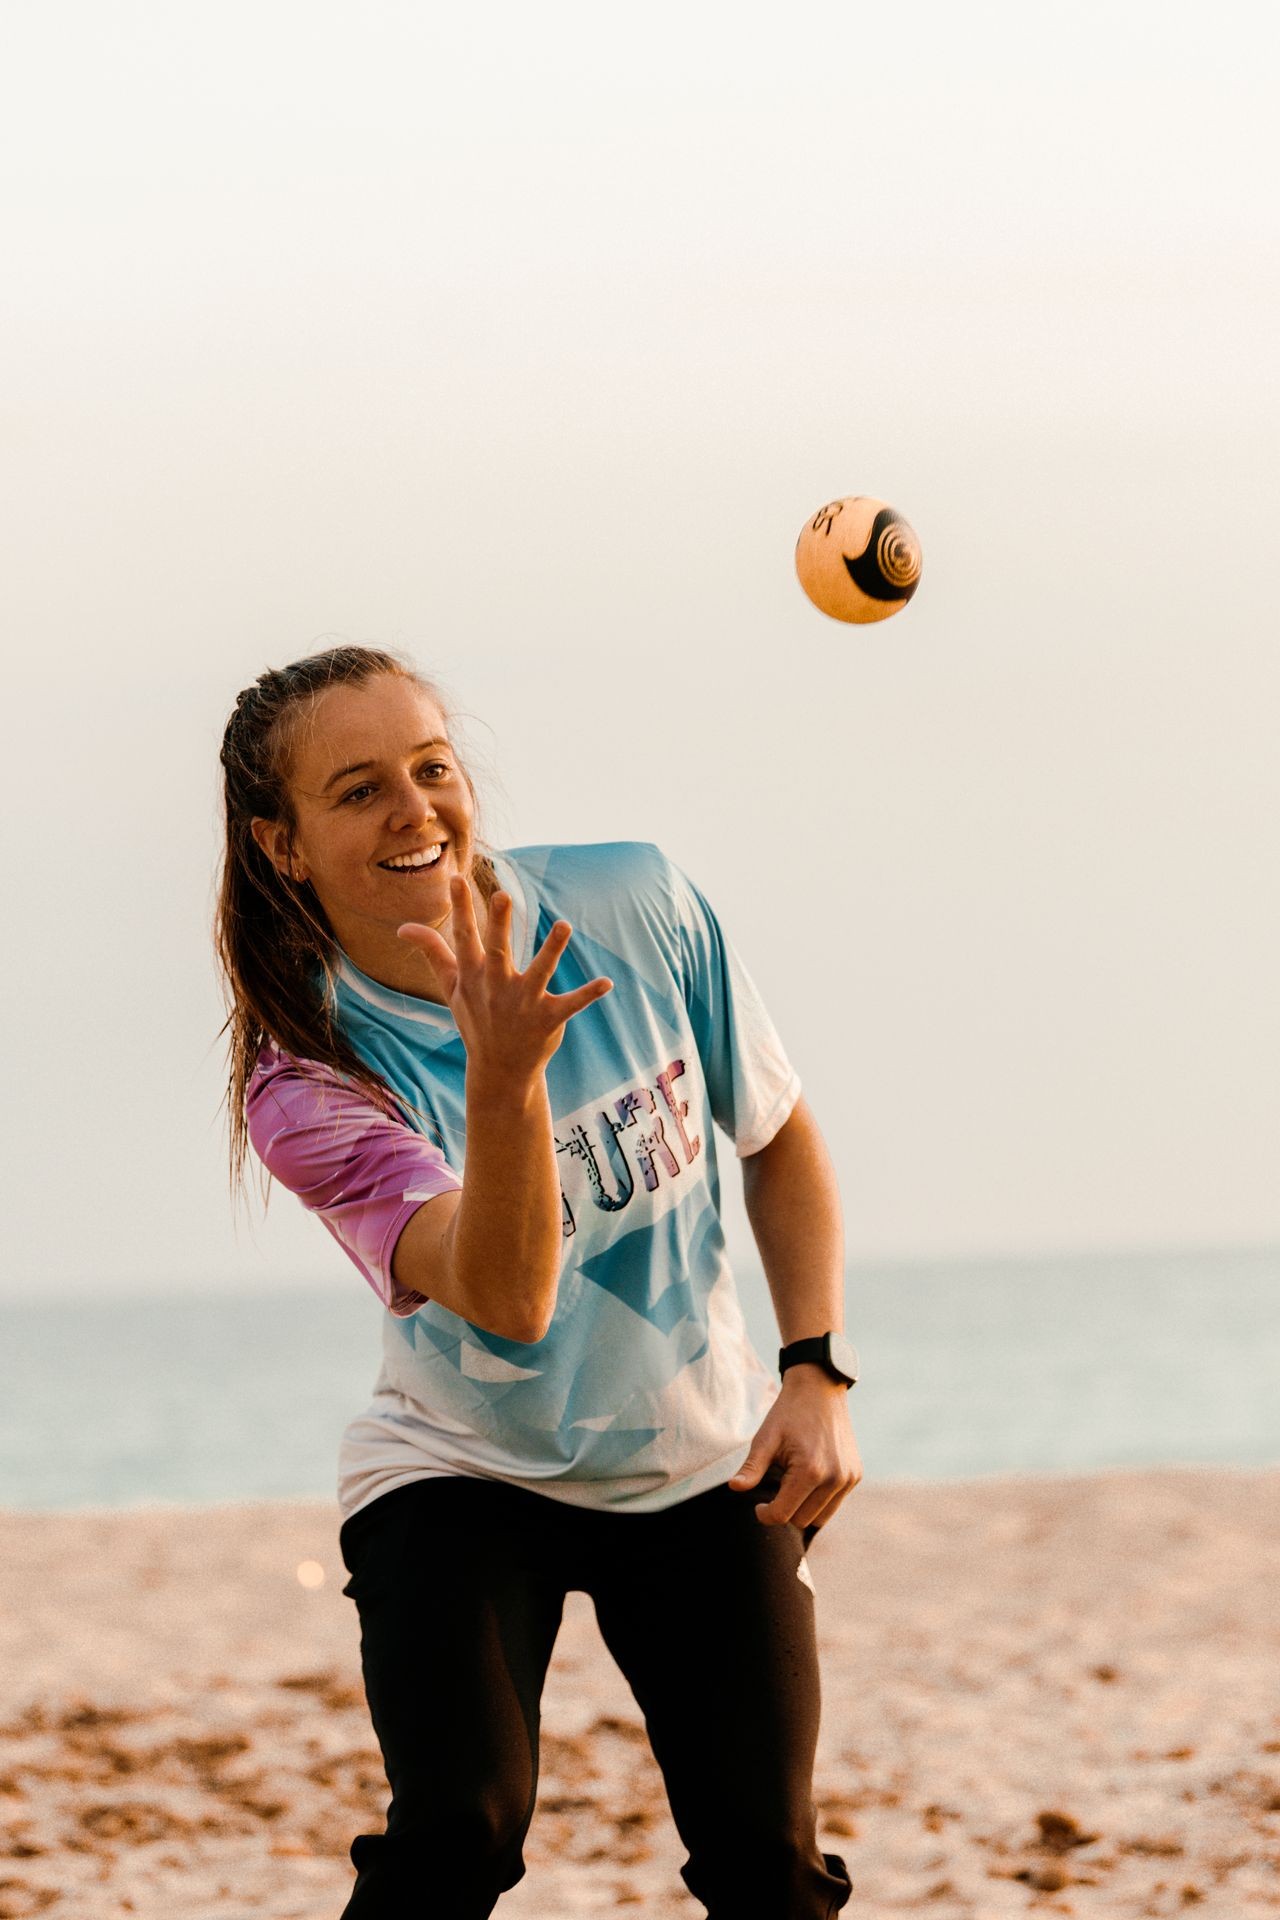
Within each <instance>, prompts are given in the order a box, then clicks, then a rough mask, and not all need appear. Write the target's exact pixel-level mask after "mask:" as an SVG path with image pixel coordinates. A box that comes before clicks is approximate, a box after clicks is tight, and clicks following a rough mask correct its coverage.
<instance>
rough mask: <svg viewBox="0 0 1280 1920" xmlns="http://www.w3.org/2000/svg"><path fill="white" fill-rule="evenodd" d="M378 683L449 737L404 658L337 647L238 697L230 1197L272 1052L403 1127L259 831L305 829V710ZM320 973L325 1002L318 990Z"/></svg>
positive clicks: (329, 943)
mask: <svg viewBox="0 0 1280 1920" xmlns="http://www.w3.org/2000/svg"><path fill="white" fill-rule="evenodd" d="M380 673H395V674H402V675H403V676H404V677H405V678H406V679H409V680H412V681H414V682H415V684H416V685H417V686H419V687H420V688H421V689H422V691H423V692H424V693H426V694H428V695H429V696H430V697H431V699H432V700H434V701H435V703H436V705H437V706H438V707H439V708H440V710H441V712H442V713H443V715H444V718H445V724H446V726H448V727H449V729H450V732H452V725H451V717H450V713H449V710H448V707H447V706H446V703H445V701H444V700H443V699H442V697H441V693H440V690H439V688H438V687H436V686H435V685H434V683H433V682H431V681H429V680H427V679H426V678H424V676H423V675H421V674H419V673H417V672H416V671H415V670H414V669H413V668H412V666H410V665H409V664H408V662H406V661H404V660H403V659H401V658H400V656H399V655H397V654H394V653H385V652H382V651H381V650H379V649H377V648H373V647H331V648H329V649H328V651H327V652H324V653H314V654H309V655H308V656H307V657H306V658H305V659H303V660H294V661H293V662H291V664H290V665H289V666H287V667H268V668H267V670H266V672H265V673H260V674H259V675H258V678H257V680H256V681H255V682H254V684H253V685H252V686H251V687H246V688H245V689H244V691H243V692H242V693H240V694H238V695H237V696H236V704H235V710H234V711H233V713H232V714H231V717H230V719H229V720H228V721H227V725H226V730H225V732H224V734H223V738H222V750H221V753H220V756H219V757H220V759H221V761H222V768H223V794H224V801H225V807H226V844H225V847H224V850H223V857H222V866H221V871H220V875H219V881H218V904H217V908H216V912H215V916H214V929H213V934H214V948H215V952H216V955H217V960H218V965H219V970H220V973H221V975H222V984H223V995H224V998H225V1000H226V1003H227V1006H228V1009H229V1011H228V1014H227V1018H226V1020H225V1021H224V1022H223V1024H222V1026H221V1027H220V1028H219V1037H221V1035H222V1034H224V1033H226V1032H227V1031H228V1029H230V1035H231V1038H230V1041H229V1043H228V1052H229V1065H230V1076H229V1082H228V1087H227V1094H226V1101H227V1111H228V1119H229V1122H230V1134H231V1138H230V1153H231V1187H232V1192H233V1194H234V1192H235V1191H236V1190H237V1189H238V1188H242V1187H243V1181H244V1169H245V1161H246V1157H247V1151H248V1144H249V1137H248V1128H247V1126H246V1123H245V1110H244V1104H245V1094H246V1092H247V1090H248V1085H249V1080H250V1077H251V1075H252V1073H253V1069H254V1065H255V1063H256V1061H257V1058H258V1054H259V1051H260V1050H261V1048H262V1046H263V1044H264V1042H265V1041H267V1040H274V1041H275V1043H276V1045H277V1046H279V1047H280V1048H282V1049H283V1051H284V1052H286V1053H289V1054H292V1055H294V1056H295V1058H297V1059H300V1060H315V1061H321V1062H323V1063H324V1064H325V1065H326V1066H329V1067H332V1068H335V1069H336V1070H337V1071H338V1072H340V1073H343V1074H345V1075H347V1076H349V1077H350V1078H351V1079H352V1080H354V1081H355V1082H356V1083H357V1084H359V1085H360V1086H362V1087H364V1088H365V1089H366V1091H367V1092H368V1093H369V1095H370V1097H371V1099H372V1100H373V1101H374V1102H375V1103H376V1104H377V1105H378V1106H379V1107H381V1108H382V1109H383V1111H384V1112H388V1113H392V1114H395V1115H397V1116H398V1115H399V1107H398V1105H397V1102H396V1101H395V1099H394V1098H393V1096H392V1093H391V1090H390V1088H389V1087H388V1086H387V1084H386V1082H385V1081H384V1080H383V1078H382V1076H381V1075H380V1074H378V1073H375V1072H374V1070H373V1069H372V1068H371V1067H369V1066H368V1065H367V1064H366V1063H365V1062H364V1061H363V1060H362V1059H361V1058H360V1057H359V1055H358V1054H357V1053H356V1052H355V1050H354V1049H353V1047H352V1046H351V1044H350V1042H349V1041H347V1040H346V1039H345V1038H344V1036H343V1034H342V1031H341V1029H340V1028H339V1027H338V1026H337V1025H336V1024H335V1023H334V1020H333V1016H332V1012H331V1008H330V1004H329V1001H328V999H327V997H326V995H327V993H328V992H329V991H330V990H331V989H332V986H333V979H334V970H335V964H336V955H337V951H338V942H337V940H336V938H335V936H334V933H333V929H332V928H331V927H330V925H329V922H328V919H327V917H326V915H325V912H324V909H323V907H322V906H321V905H320V902H319V901H318V900H317V898H316V896H315V893H314V891H313V889H312V887H311V885H310V883H309V882H301V883H299V882H298V881H295V880H289V879H286V878H285V877H284V875H283V874H281V873H280V871H279V870H278V869H277V867H276V866H275V865H274V864H273V863H272V861H270V860H269V859H268V858H267V856H266V854H265V853H264V852H263V851H262V849H261V847H259V845H258V843H257V841H256V840H255V839H254V837H253V833H252V831H251V823H252V821H253V820H254V819H256V818H259V817H260V818H263V819H267V820H280V821H283V822H284V823H285V825H286V827H287V828H288V830H289V832H290V834H292V832H293V831H294V829H295V827H296V825H297V821H296V817H295V815H294V811H293V805H292V801H291V799H290V795H289V785H288V767H289V755H290V749H291V746H292V743H293V739H294V730H295V726H296V724H297V722H298V720H299V719H300V718H301V717H302V715H303V714H304V713H305V710H306V703H307V702H308V701H310V700H311V699H312V698H313V697H314V696H315V695H316V694H319V693H323V692H324V691H325V689H326V688H328V687H332V686H338V685H344V684H345V685H348V686H360V685H361V684H362V683H363V682H364V681H366V680H370V679H372V678H373V677H374V675H375V674H380ZM459 764H461V763H459ZM462 771H463V775H464V777H465V779H466V782H467V785H468V787H470V789H471V797H472V800H473V801H475V799H476V790H475V787H474V785H473V783H472V780H471V775H470V773H469V772H468V771H467V769H466V768H465V767H463V769H462ZM476 848H477V852H476V858H475V865H474V869H473V877H474V879H475V881H476V884H477V886H478V887H479V889H480V892H481V895H482V896H483V898H484V899H485V900H488V899H489V897H490V895H491V894H492V893H493V891H494V889H495V887H496V886H497V876H496V874H495V873H494V870H493V866H492V864H491V861H490V859H489V857H488V855H489V851H490V850H489V849H488V847H487V846H486V843H485V842H484V841H483V839H481V838H480V837H479V835H478V834H477V837H476ZM317 969H318V970H319V972H320V973H321V975H322V976H323V981H324V990H322V989H321V987H320V986H319V984H318V982H317V980H316V978H315V975H316V972H317ZM268 1189H269V1182H268Z"/></svg>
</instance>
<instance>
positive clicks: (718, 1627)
mask: <svg viewBox="0 0 1280 1920" xmlns="http://www.w3.org/2000/svg"><path fill="white" fill-rule="evenodd" d="M223 765H224V768H225V770H226V776H227V778H226V790H227V854H226V866H225V868H224V873H223V887H222V903H221V909H220V918H219V929H218V931H219V940H220V951H221V953H222V956H223V961H224V967H225V971H226V977H227V985H228V989H229V992H230V994H231V997H232V1003H233V1007H232V1015H231V1019H230V1022H229V1024H230V1026H231V1029H232V1037H233V1071H232V1084H231V1098H232V1103H233V1105H232V1119H233V1124H234V1125H237V1126H238V1127H239V1128H240V1129H241V1131H240V1132H239V1134H238V1135H237V1139H238V1142H239V1146H240V1150H241V1153H243V1147H244V1142H245V1139H246V1138H247V1140H248V1142H249V1144H251V1145H252V1147H253V1149H254V1151H255V1152H256V1153H257V1155H258V1157H259V1159H260V1160H261V1161H262V1163H263V1165H264V1166H265V1167H266V1169H267V1171H268V1173H269V1174H270V1175H272V1176H273V1177H275V1178H278V1179H279V1180H280V1181H281V1183H282V1184H283V1185H285V1186H286V1187H288V1188H289V1189H290V1190H291V1191H292V1192H293V1193H295V1194H296V1195H297V1197H298V1198H299V1200H300V1201H301V1202H302V1204H303V1205H304V1206H305V1207H306V1208H307V1209H308V1210H309V1211H311V1212H313V1213H315V1214H316V1215H317V1216H318V1218H319V1219H320V1221H321V1222H322V1224H323V1225H324V1226H325V1227H326V1228H327V1229H328V1230H329V1232H330V1233H331V1234H332V1235H333V1237H334V1238H335V1240H337V1242H338V1244H339V1245H340V1246H341V1247H342V1249H343V1251H344V1253H345V1254H346V1255H347V1256H349V1258H350V1260H351V1261H352V1263H353V1264H354V1265H355V1266H356V1267H357V1268H358V1269H359V1271H360V1272H361V1274H362V1275H363V1276H364V1279H365V1281H366V1282H367V1283H368V1285H369V1287H370V1288H371V1289H372V1291H373V1293H374V1294H376V1296H377V1298H378V1301H379V1303H380V1304H381V1306H382V1308H383V1309H384V1312H383V1313H382V1316H381V1319H382V1367H381V1371H380V1373H379V1375H378V1380H377V1384H376V1385H375V1388H374V1392H373V1398H372V1401H371V1404H370V1405H369V1406H368V1407H367V1408H366V1409H365V1411H364V1412H362V1413H360V1414H358V1415H357V1416H356V1417H355V1418H354V1419H353V1420H351V1421H350V1423H349V1424H348V1426H347V1428H346V1431H345V1433H344V1435H343V1440H342V1445H341V1449H340V1453H339V1478H338V1500H339V1506H340V1509H341V1513H342V1525H341V1530H340V1532H339V1546H340V1548H341V1552H342V1555H343V1559H344V1562H345V1564H346V1566H347V1568H348V1570H349V1572H350V1574H351V1581H350V1583H349V1585H348V1586H347V1588H346V1589H344V1591H345V1592H347V1593H348V1594H349V1595H350V1596H351V1597H352V1598H353V1599H354V1601H355V1604H356V1607H357V1609H358V1611H359V1615H360V1627H361V1657H362V1664H363V1671H364V1678H365V1688H366V1692H367V1694H368V1698H369V1705H370V1709H371V1712H372V1715H373V1720H374V1725H375V1728H376V1731H377V1734H378V1738H379V1742H380V1744H381V1747H382V1753H383V1758H384V1761H385V1764H386V1769H387V1776H388V1779H389V1781H390V1783H391V1789H392V1802H391V1808H390V1811H389V1814H388V1824H387V1831H386V1832H385V1834H361V1835H359V1836H357V1838H356V1840H355V1841H354V1843H353V1845H352V1849H351V1857H352V1860H353V1862H354V1864H355V1866H356V1867H357V1869H358V1877H357V1880H356V1884H355V1888H354V1890H353V1893H352V1897H351V1901H350V1903H349V1905H348V1907H347V1909H346V1920H375V1917H377V1920H394V1916H398V1915H401V1914H404V1913H407V1912H410V1911H414V1912H417V1911H420V1910H423V1911H425V1910H426V1908H427V1907H430V1909H431V1910H432V1911H438V1912H441V1913H452V1914H463V1913H466V1914H468V1915H474V1916H475V1920H483V1916H485V1915H486V1914H488V1913H489V1912H490V1911H491V1910H492V1908H493V1906H494V1904H495V1903H496V1902H497V1900H498V1897H499V1895H500V1894H501V1893H502V1891H503V1890H504V1889H505V1888H507V1887H510V1886H512V1885H514V1884H515V1882H516V1881H517V1880H518V1879H519V1878H520V1876H521V1874H522V1873H523V1871H524V1867H523V1855H522V1848H523V1842H524V1837H525V1833H526V1831H527V1829H528V1826H529V1821H530V1819H531V1818H532V1814H533V1807H534V1802H535V1798H536V1787H537V1774H538V1731H537V1728H538V1703H539V1699H540V1696H541V1691H542V1686H543V1682H544V1680H545V1677H546V1672H547V1666H548V1662H549V1660H550V1657H551V1652H552V1647H553V1645H554V1642H555V1637H556V1632H557V1629H558V1626H559V1622H560V1615H561V1609H562V1606H563V1603H564V1599H565V1595H566V1593H567V1592H568V1591H569V1590H570V1588H571V1587H581V1588H582V1589H583V1590H584V1591H586V1592H588V1593H589V1594H590V1596H591V1598H592V1601H593V1603H594V1605H595V1609H596V1618H597V1620H598V1621H599V1624H600V1628H601V1631H602V1633H603V1635H604V1638H605V1640H606V1642H607V1644H608V1646H609V1648H610V1650H611V1652H612V1653H613V1654H614V1656H615V1658H616V1659H617V1661H618V1664H619V1665H620V1666H621V1667H622V1670H623V1672H624V1673H625V1674H626V1676H627V1678H628V1679H629V1680H630V1682H631V1684H632V1687H633V1689H634V1691H635V1693H636V1695H637V1698H638V1699H639V1700H640V1701H641V1704H642V1705H643V1707H644V1711H645V1718H646V1723H647V1725H648V1728H649V1731H650V1735H651V1737H652V1740H653V1746H654V1751H655V1753H656V1754H657V1756H658V1759H659V1761H660V1763H661V1766H662V1769H663V1774H664V1778H665V1781H666V1785H667V1790H668V1794H669V1797H670V1801H671V1806H672V1811H673V1813H674V1815H675V1819H676V1823H677V1825H678V1827H679V1829H680V1831H681V1833H682V1834H683V1835H684V1836H685V1838H686V1840H687V1842H688V1846H689V1860H688V1863H687V1865H686V1867H685V1868H684V1870H683V1871H684V1877H685V1880H686V1882H687V1884H688V1885H689V1887H690V1888H691V1890H692V1891H693V1892H694V1893H695V1894H696V1895H697V1897H698V1898H699V1899H701V1900H702V1901H703V1902H704V1904H705V1905H706V1907H707V1909H708V1911H709V1913H710V1914H711V1915H712V1917H713V1920H728V1916H730V1915H732V1916H733V1917H734V1920H777V1916H779V1915H781V1914H784V1913H785V1914H787V1915H789V1916H791V1920H829V1917H830V1915H831V1914H832V1913H833V1912H834V1911H835V1910H836V1909H837V1908H838V1907H840V1906H843V1904H844V1903H845V1901H846V1900H847V1898H848V1896H849V1880H848V1875H847V1873H846V1872H845V1869H844V1865H843V1862H842V1861H841V1860H840V1859H839V1858H838V1856H836V1855H834V1854H823V1853H821V1852H820V1851H819V1849H818V1845H817V1829H816V1821H815V1808H814V1801H813V1761H814V1752H815V1747H816V1741H817V1725H818V1668H817V1642H816V1633H815V1621H814V1605H815V1602H816V1594H815V1585H814V1580H813V1577H812V1574H811V1573H810V1570H809V1566H808V1561H807V1558H806V1550H807V1548H808V1547H809V1545H810V1544H811V1541H812V1539H813V1536H814V1534H815V1533H816V1531H817V1530H818V1528H819V1527H820V1526H822V1525H824V1524H826V1522H827V1521H828V1520H829V1519H830V1517H831V1516H832V1514H834V1512H835V1510H836V1508H837V1507H838V1506H839V1504H840V1502H841V1501H842V1500H843V1498H844V1497H845V1495H846V1494H847V1493H848V1492H849V1490H850V1489H851V1487H852V1486H853V1485H854V1484H856V1481H857V1479H858V1477H859V1474H860V1471H861V1470H860V1467H859V1464H858V1459H857V1449H856V1445H855V1443H854V1439H853V1434H852V1430H851V1428H850V1425H849V1418H848V1410H847V1402H846V1397H845V1396H846V1392H847V1389H848V1387H849V1386H850V1385H851V1383H852V1380H853V1378H854V1377H855V1375H856V1361H855V1360H854V1359H853V1357H852V1349H849V1348H847V1345H846V1344H844V1343H842V1342H841V1340H840V1332H839V1330H840V1323H841V1318H842V1313H843V1286H842V1275H843V1245H842V1238H841V1231H840V1220H839V1203H838V1197H837V1192H836V1186H835V1181H834V1177H833V1174H832V1169H831V1165H830V1160H829V1157H828V1156H827V1154H826V1149H825V1146H824V1144H823V1142H822V1138H821V1135H820V1134H819V1133H818V1130H817V1127H816V1124H815V1122H814V1121H813V1118H812V1115H811V1114H810V1113H809V1111H808V1108H807V1105H806V1103H805V1101H804V1100H803V1098H802V1097H801V1093H800V1081H799V1076H798V1075H797V1074H796V1072H795V1070H794V1068H793V1066H792V1065H791V1062H790V1060H789V1059H788V1057H787V1055H786V1053H785V1051H784V1049H783V1046H782V1042H781V1040H780V1038H779V1036H778V1034H777V1031H776V1029H775V1028H774V1026H773V1023H772V1021H771V1020H770V1018H769V1015H768V1013H767V1012H766V1010H765V1007H764V1004H763V1001H762V1000H761V998H760V995H759V993H758V991H757V989H756V987H755V985H754V983H753V982H752V980H751V977H750V975H749V974H748V973H747V971H746V969H745V967H744V966H743V964H742V962H741V961H740V960H739V958H738V956H737V954H736V952H735V950H734V948H733V947H732V945H731V944H730V942H729V941H728V939H727V938H726V936H725V934H724V931H723V929H722V928H721V926H720V923H719V921H718V919H717V918H716V915H715V913H714V911H713V909H712V907H711V905H710V903H709V902H708V901H707V900H706V899H705V898H704V896H703V895H702V894H701V893H700V892H699V890H698V889H697V887H696V886H695V885H694V884H693V882H692V881H691V880H690V879H689V878H688V876H687V875H686V874H685V873H683V872H682V871H681V869H680V868H679V867H678V866H677V865H676V864H675V862H674V861H672V860H671V859H669V858H668V857H667V855H666V854H665V853H664V852H663V851H662V849H661V848H660V847H657V846H654V845H653V844H652V843H650V842H646V841H616V842H610V843H604V844H599V843H591V842H588V843H584V844H578V845H560V844H554V845H546V846H532V847H530V846H524V847H517V848H510V847H508V848H502V849H497V848H490V847H488V846H487V845H486V844H485V843H484V841H483V839H482V837H481V834H480V830H479V826H478V822H477V814H476V794H475V789H474V787H473V785H472V782H471V778H470V776H469V774H468V772H467V769H466V767H465V765H464V764H463V762H462V759H461V758H460V756H459V754H458V752H457V750H456V747H455V745H454V742H453V739H452V730H451V726H450V722H449V716H448V714H447V712H446V709H445V706H444V703H443V702H442V700H441V699H440V696H439V694H438V692H437V691H436V689H435V688H434V687H432V686H431V685H430V683H428V682H426V681H424V680H422V679H421V678H419V677H418V676H417V675H416V674H413V673H412V672H409V671H407V670H406V669H405V668H404V667H403V665H402V664H401V663H400V662H398V661H397V660H395V659H394V657H393V656H390V655H387V654H382V653H375V652H372V651H366V650H364V649H359V648H345V649H344V648H340V649H337V650H335V652H334V653H332V654H327V655H324V654H322V655H318V656H315V657H313V658H312V659H309V660H303V661H299V662H297V663H295V664H294V665H293V666H292V667H287V668H285V669H283V671H281V672H272V673H269V674H264V675H263V676H262V677H261V678H260V680H259V681H258V683H257V685H256V686H255V687H253V688H250V689H249V690H248V691H247V692H246V693H245V694H242V695H241V696H240V699H239V700H238V702H237V705H236V712H235V713H234V714H233V715H232V717H231V720H230V722H229V723H228V727H227V733H226V739H225V741H224V745H223ZM446 927H447V933H448V937H447V938H446V937H445V929H446ZM717 1129H719V1131H720V1132H721V1133H723V1134H726V1135H727V1136H728V1137H729V1139H730V1140H731V1141H732V1143H733V1147H734V1149H735V1151H736V1154H737V1157H738V1159H739V1160H740V1161H741V1163H742V1167H743V1193H744V1198H745V1201H746V1206H747V1211H748V1215H749V1217H750V1220H751V1224H752V1228H753V1231H754V1232H755V1235H756V1240H757V1244H758V1246H759V1248H760V1253H761V1258H762V1260H763V1262H764V1266H765V1271H766V1274H767V1276H768V1279H769V1284H770V1287H771V1290H772V1291H773V1295H774V1300H775V1304H776V1307H777V1311H778V1321H779V1328H780V1331H781V1333H782V1338H783V1342H784V1350H783V1352H782V1354H781V1355H780V1356H779V1365H780V1368H781V1370H782V1371H783V1373H784V1375H785V1378H784V1379H783V1381H782V1383H781V1386H779V1385H778V1383H777V1381H776V1380H775V1379H774V1378H773V1376H772V1371H771V1369H769V1368H767V1367H766V1366H765V1365H764V1363H763V1362H762V1361H761V1359H760V1357H759V1355H758V1354H757V1353H756V1352H755V1350H754V1348H753V1347H752V1345H751V1342H750V1339H749V1338H748V1335H747V1332H746V1327H745V1324H744V1320H743V1314H742V1307H741V1302H740V1301H739V1299H738V1295H737V1289H736V1283H735V1280H734V1276H733V1273H732V1271H731V1269H730V1265H729V1261H728V1257H727V1251H726V1246H725V1235H724V1230H723V1222H722V1219H721V1215H720V1199H719V1196H720V1174H719V1159H718V1149H717V1144H716V1138H715V1134H716V1130H717ZM756 1495H759V1502H758V1504H757V1499H756V1497H755V1496H756ZM691 1594H692V1595H694V1596H695V1598H696V1602H697V1605H696V1608H695V1610H694V1614H692V1615H691V1613H690V1606H689V1596H690V1595H691Z"/></svg>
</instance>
